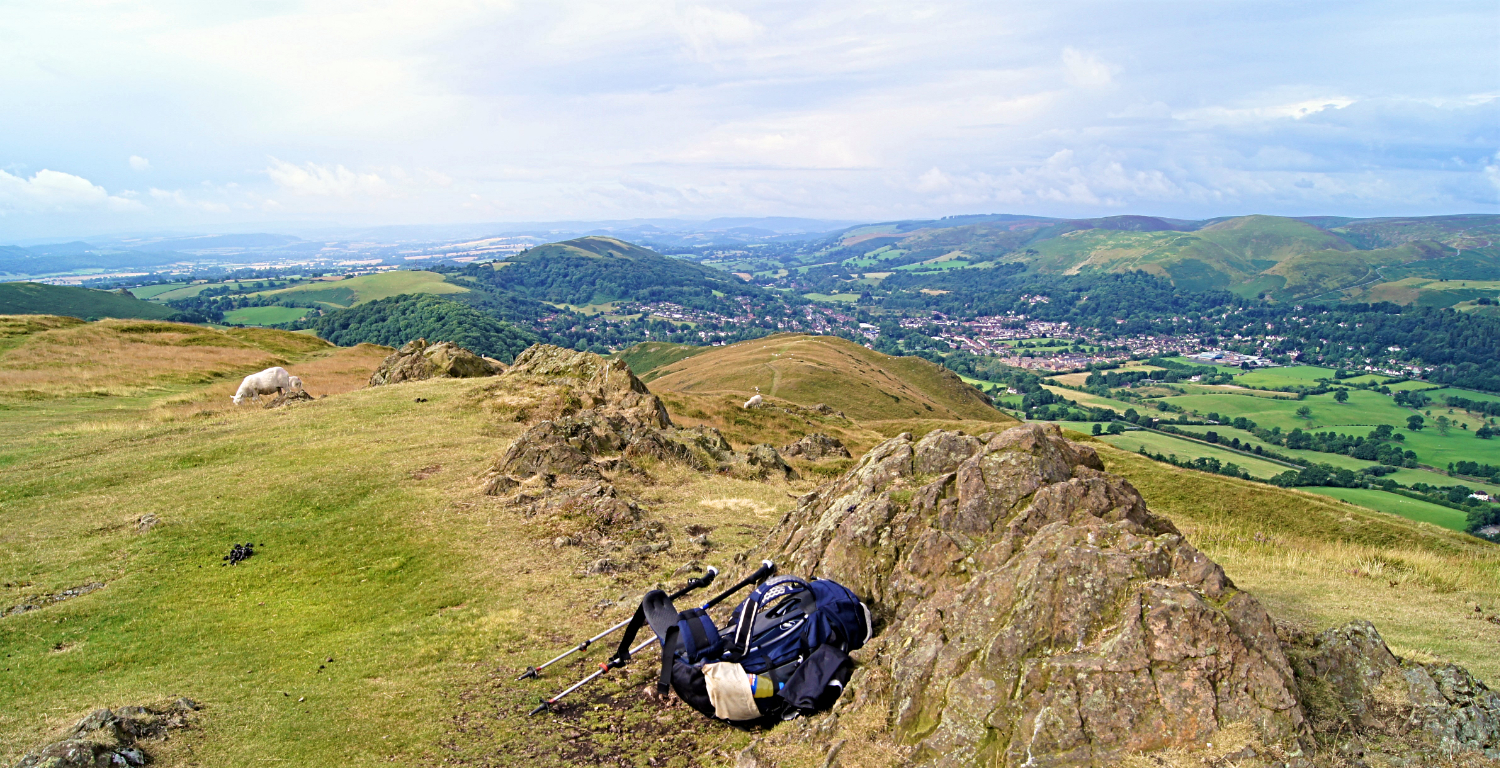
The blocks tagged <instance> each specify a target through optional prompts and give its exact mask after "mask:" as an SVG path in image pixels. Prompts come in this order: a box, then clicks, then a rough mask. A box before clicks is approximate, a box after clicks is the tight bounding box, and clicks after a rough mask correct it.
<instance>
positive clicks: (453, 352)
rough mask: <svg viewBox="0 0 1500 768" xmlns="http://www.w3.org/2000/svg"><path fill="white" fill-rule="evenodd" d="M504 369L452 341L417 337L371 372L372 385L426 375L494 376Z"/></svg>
mask: <svg viewBox="0 0 1500 768" xmlns="http://www.w3.org/2000/svg"><path fill="white" fill-rule="evenodd" d="M503 370H505V367H504V366H503V365H500V364H498V363H495V362H491V361H490V360H488V359H486V358H483V357H480V356H479V355H476V354H474V353H473V352H470V351H469V350H467V349H464V348H463V347H460V346H459V345H457V344H454V343H453V342H450V341H440V342H438V343H436V344H429V343H427V340H426V339H416V340H414V341H410V342H407V343H406V346H403V347H402V348H400V349H398V350H396V351H395V352H393V353H391V354H390V356H388V357H386V359H385V360H384V361H383V362H381V363H380V367H379V368H377V369H375V373H373V374H371V375H370V386H372V387H378V386H381V385H384V384H399V383H401V382H403V381H421V380H423V379H439V378H451V379H469V378H476V377H480V376H494V375H496V374H498V373H500V372H502V371H503Z"/></svg>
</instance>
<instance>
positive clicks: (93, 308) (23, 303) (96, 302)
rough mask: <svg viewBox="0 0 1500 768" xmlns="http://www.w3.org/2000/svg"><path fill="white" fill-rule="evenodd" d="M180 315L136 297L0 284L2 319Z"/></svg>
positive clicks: (80, 289)
mask: <svg viewBox="0 0 1500 768" xmlns="http://www.w3.org/2000/svg"><path fill="white" fill-rule="evenodd" d="M175 314H177V311H176V310H174V309H171V308H168V307H163V306H160V305H157V304H152V303H150V302H146V301H141V300H140V299H137V298H135V297H134V296H129V295H123V294H120V293H115V292H113V291H96V290H93V289H91V288H75V287H72V286H66V285H46V284H43V283H0V315H65V316H68V317H78V318H82V319H85V320H94V319H98V318H101V317H134V318H144V319H153V320H159V319H162V318H167V317H171V316H172V315H175Z"/></svg>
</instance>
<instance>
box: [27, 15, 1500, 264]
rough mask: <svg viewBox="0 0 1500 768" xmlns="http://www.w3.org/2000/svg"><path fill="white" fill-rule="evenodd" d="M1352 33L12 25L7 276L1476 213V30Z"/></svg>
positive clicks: (529, 21)
mask: <svg viewBox="0 0 1500 768" xmlns="http://www.w3.org/2000/svg"><path fill="white" fill-rule="evenodd" d="M1349 9H1350V7H1349V6H1320V5H1311V4H1280V3H1276V4H1269V3H1262V2H1257V3H1234V2H1226V3H1213V4H1200V3H1176V2H1158V3H1149V4H1143V3H1134V4H1104V3H1058V4H1053V5H1051V6H1049V7H1047V8H1045V9H1042V8H1035V7H1029V6H1024V5H1019V4H995V3H977V2H975V3H969V2H939V3H932V4H924V5H923V6H922V7H921V8H919V9H913V8H908V7H905V6H904V5H901V4H891V5H888V6H882V5H872V4H852V3H840V2H812V3H798V4H788V3H783V2H760V3H742V4H735V5H733V6H730V5H727V4H712V3H678V2H661V3H651V2H648V3H638V4H631V5H629V6H617V5H614V4H607V3H588V2H564V3H527V2H519V3H504V2H497V3H486V2H477V3H476V2H463V3H443V2H428V3H420V4H419V3H410V2H387V3H352V2H349V3H344V2H309V3H298V2H277V3H269V4H258V5H256V6H254V7H250V8H243V7H218V6H203V5H201V4H193V3H184V2H118V3H110V4H104V5H87V6H85V5H75V4H69V3H42V2H22V3H12V4H7V5H5V6H4V7H0V28H3V29H5V30H7V32H6V36H5V45H4V46H0V63H3V64H4V66H0V94H3V95H4V96H5V97H6V99H7V101H8V103H11V104H13V105H21V107H20V108H19V109H18V110H17V113H16V115H14V116H13V119H11V120H8V121H6V122H5V123H3V124H0V243H9V242H15V241H23V240H26V241H36V240H43V239H45V240H61V239H69V238H84V237H90V236H98V235H101V234H104V233H130V232H147V231H157V232H164V231H172V232H184V233H190V232H220V231H271V232H291V231H297V230H313V229H319V228H326V229H341V228H350V229H359V228H370V227H378V226H387V225H418V226H420V225H432V226H484V225H486V224H495V225H506V224H508V223H518V224H536V223H547V222H578V221H586V222H598V221H629V220H634V219H692V220H706V219H711V218H715V217H746V218H755V217H764V216H774V217H800V218H809V219H823V220H841V221H867V222H872V221H889V220H894V219H910V218H937V217H941V216H947V215H963V214H975V213H1016V214H1027V215H1037V216H1049V217H1065V218H1082V217H1093V216H1110V215H1121V214H1138V215H1149V216H1163V217H1171V218H1182V219H1205V218H1214V217H1219V216H1230V215H1245V214H1251V213H1264V214H1273V215H1289V216H1315V215H1324V216H1353V217H1370V216H1399V215H1412V216H1416V215H1444V214H1463V213H1495V212H1497V211H1500V57H1496V56H1495V55H1494V51H1495V50H1497V49H1500V23H1497V14H1496V10H1495V6H1494V4H1493V3H1492V2H1474V3H1445V4H1442V5H1441V6H1431V5H1424V6H1412V5H1409V4H1398V3H1368V4H1361V5H1359V6H1357V10H1358V12H1357V13H1353V12H1351V11H1350V10H1349ZM15 118H19V119H15Z"/></svg>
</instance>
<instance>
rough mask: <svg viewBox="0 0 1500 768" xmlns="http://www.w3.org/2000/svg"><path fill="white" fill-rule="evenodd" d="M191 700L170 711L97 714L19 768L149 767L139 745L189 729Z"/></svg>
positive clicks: (128, 710)
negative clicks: (171, 731) (177, 729)
mask: <svg viewBox="0 0 1500 768" xmlns="http://www.w3.org/2000/svg"><path fill="white" fill-rule="evenodd" d="M197 709H198V704H197V702H194V701H193V700H191V699H178V700H177V701H176V702H174V703H173V704H172V705H171V706H169V707H163V708H159V709H153V708H149V707H120V708H119V709H116V710H108V709H99V710H95V711H94V712H93V713H92V714H90V715H89V716H88V717H85V718H83V719H82V720H80V721H78V723H77V724H76V725H74V726H73V727H72V728H70V729H68V731H67V732H66V733H64V734H63V736H62V738H61V739H59V740H57V741H54V742H52V743H50V744H47V745H46V746H44V747H41V748H39V749H37V750H35V751H32V752H28V753H26V755H25V756H24V757H22V758H21V762H19V763H17V764H16V768H104V766H132V765H146V764H147V763H148V762H150V760H151V758H150V756H149V755H148V754H147V753H146V751H145V750H144V749H142V748H141V746H140V742H142V741H146V740H150V739H158V738H161V737H162V736H163V735H164V734H165V733H166V732H167V731H168V730H170V729H175V728H186V727H187V726H188V725H189V723H188V714H189V713H191V712H193V711H195V710H197Z"/></svg>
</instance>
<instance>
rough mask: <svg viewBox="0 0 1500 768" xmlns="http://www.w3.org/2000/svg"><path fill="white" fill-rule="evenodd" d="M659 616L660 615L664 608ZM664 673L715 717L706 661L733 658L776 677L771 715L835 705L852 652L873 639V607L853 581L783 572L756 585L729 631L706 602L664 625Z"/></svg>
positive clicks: (763, 704) (763, 710)
mask: <svg viewBox="0 0 1500 768" xmlns="http://www.w3.org/2000/svg"><path fill="white" fill-rule="evenodd" d="M658 615H660V614H659V613H658ZM662 629H663V630H664V631H662V632H658V636H659V637H662V638H663V646H662V675H661V680H660V681H659V683H658V688H659V689H660V690H663V692H664V691H665V689H666V688H667V687H668V685H669V684H670V687H671V689H672V690H675V691H676V692H677V695H678V696H679V697H681V698H682V700H683V701H685V702H687V703H688V704H689V705H690V706H692V707H693V708H694V709H697V710H698V711H699V712H702V713H703V714H705V715H707V716H709V717H714V716H715V715H714V707H713V705H712V703H711V702H710V701H709V696H708V693H707V686H706V683H705V681H704V676H703V672H702V669H703V666H704V665H706V664H712V663H715V662H721V661H728V662H734V663H737V664H739V665H740V666H741V667H743V668H744V671H745V673H746V674H749V675H754V676H757V677H763V678H765V679H768V680H769V681H770V683H771V684H772V685H774V686H775V688H774V690H775V693H774V695H771V696H766V697H762V698H757V699H756V700H755V703H756V706H757V707H759V708H760V714H761V715H762V716H765V717H771V716H779V717H783V718H790V717H795V716H797V715H799V714H809V713H811V712H815V711H820V710H823V709H827V708H828V707H829V706H832V705H833V702H834V701H836V700H837V699H838V696H839V694H840V693H841V692H842V691H843V686H844V683H846V682H847V681H848V679H849V675H850V673H851V672H852V671H853V662H852V661H851V660H850V659H849V653H850V652H851V651H855V650H858V649H859V648H861V647H863V646H864V644H865V643H866V642H868V641H869V640H870V636H871V633H872V631H873V629H872V627H871V624H870V611H869V609H868V608H866V607H865V605H864V603H863V602H861V601H860V599H859V598H858V597H856V596H855V594H854V593H853V592H851V591H850V590H849V589H848V588H847V587H845V586H843V585H842V584H839V583H838V582H835V581H829V580H828V579H813V580H812V581H806V580H803V579H800V578H798V577H796V576H777V577H775V578H772V579H770V580H768V581H766V582H765V583H763V584H761V585H760V586H758V587H756V588H755V590H754V591H752V592H751V593H750V596H749V597H747V598H745V600H744V601H743V602H741V603H740V604H739V605H738V606H737V607H736V608H735V609H734V613H733V614H732V616H731V618H730V623H729V625H728V626H727V627H725V629H724V630H723V631H722V632H721V631H720V630H719V628H718V627H716V626H715V625H714V623H713V620H712V619H710V618H709V616H708V613H707V612H706V611H704V610H702V609H699V608H691V609H688V610H686V611H682V612H681V613H678V614H677V622H676V625H675V626H672V627H662Z"/></svg>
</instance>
